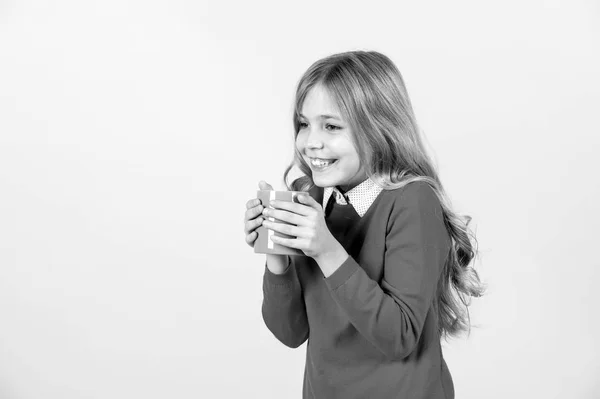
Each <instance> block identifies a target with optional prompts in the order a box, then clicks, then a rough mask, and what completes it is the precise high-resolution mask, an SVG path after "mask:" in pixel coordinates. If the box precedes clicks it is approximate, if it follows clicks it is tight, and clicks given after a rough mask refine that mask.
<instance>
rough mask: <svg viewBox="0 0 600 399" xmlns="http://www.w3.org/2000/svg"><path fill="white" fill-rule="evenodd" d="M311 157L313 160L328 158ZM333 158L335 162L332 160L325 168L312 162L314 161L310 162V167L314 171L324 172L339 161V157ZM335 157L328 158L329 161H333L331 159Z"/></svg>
mask: <svg viewBox="0 0 600 399" xmlns="http://www.w3.org/2000/svg"><path fill="white" fill-rule="evenodd" d="M310 159H311V160H312V159H326V158H310ZM333 159H335V161H333V162H332V163H331V164H330V165H328V166H326V167H324V168H321V167H317V166H314V165H313V164H312V162H308V166H309V167H310V169H311V170H312V171H313V172H316V173H321V172H324V171H326V170H328V169H329V168H331V167H333V166H334V165H335V164H337V161H339V159H337V158H333ZM333 159H327V160H328V161H331V160H333Z"/></svg>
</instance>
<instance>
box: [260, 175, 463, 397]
mask: <svg viewBox="0 0 600 399" xmlns="http://www.w3.org/2000/svg"><path fill="white" fill-rule="evenodd" d="M316 190H317V191H315V192H313V193H311V194H313V196H315V195H316V196H319V195H320V196H322V189H321V188H317V189H316ZM325 219H326V222H327V226H328V227H329V230H330V231H331V233H332V234H333V236H334V237H335V238H336V239H337V240H338V241H339V242H340V243H341V244H342V245H343V247H344V248H345V249H346V251H347V252H348V254H349V257H348V258H347V259H346V260H345V261H344V263H343V264H342V265H341V266H340V267H339V269H337V270H336V271H335V272H334V273H333V274H332V275H331V276H329V277H328V278H325V277H324V276H323V273H322V272H321V270H320V269H319V266H318V265H317V263H316V262H315V261H314V259H312V258H310V257H303V256H292V257H291V265H290V267H289V268H288V269H287V271H286V272H285V273H284V274H281V275H275V274H273V273H271V272H270V271H269V270H268V269H267V268H266V269H265V274H264V279H263V292H264V299H263V307H262V313H263V319H264V321H265V324H266V325H267V327H268V328H269V330H271V332H272V333H273V334H274V335H275V337H277V339H279V340H280V341H281V342H282V343H284V344H285V345H287V346H289V347H292V348H296V347H298V346H300V345H301V344H302V343H304V341H306V340H307V339H308V345H307V350H306V367H305V372H304V387H303V398H317V399H335V398H344V399H352V398H369V399H377V398H385V399H389V398H406V399H420V398H423V399H425V398H427V399H438V398H443V399H452V398H454V387H453V383H452V378H451V376H450V372H449V371H448V368H447V366H446V363H445V361H444V359H443V357H442V349H441V345H440V335H439V333H438V317H437V313H436V311H435V310H434V307H433V304H434V298H435V296H436V289H437V285H438V280H439V278H440V274H441V271H442V267H443V265H444V262H445V261H446V258H447V256H448V253H449V250H450V246H451V240H450V237H449V235H448V232H447V230H446V228H445V225H444V222H443V218H442V209H441V206H440V203H439V200H438V198H437V196H436V195H435V193H434V192H433V190H432V189H431V187H430V186H429V185H428V184H426V183H424V182H413V183H410V184H408V185H407V186H405V187H403V188H401V189H397V190H384V191H382V192H381V193H380V194H379V196H378V197H377V198H376V199H375V201H374V202H373V204H372V205H371V207H370V208H369V210H368V211H367V213H366V214H365V215H364V216H363V217H362V218H361V217H360V216H359V215H358V214H357V213H356V211H355V210H354V208H353V207H352V205H338V204H337V203H336V202H335V201H334V200H331V201H330V202H329V204H328V206H327V208H326V217H325Z"/></svg>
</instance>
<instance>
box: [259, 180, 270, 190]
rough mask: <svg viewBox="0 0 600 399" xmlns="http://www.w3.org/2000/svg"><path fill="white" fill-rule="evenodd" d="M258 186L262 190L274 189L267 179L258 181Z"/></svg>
mask: <svg viewBox="0 0 600 399" xmlns="http://www.w3.org/2000/svg"><path fill="white" fill-rule="evenodd" d="M258 188H259V189H260V190H273V187H272V186H271V185H270V184H269V183H267V182H266V181H264V180H261V181H260V182H259V183H258Z"/></svg>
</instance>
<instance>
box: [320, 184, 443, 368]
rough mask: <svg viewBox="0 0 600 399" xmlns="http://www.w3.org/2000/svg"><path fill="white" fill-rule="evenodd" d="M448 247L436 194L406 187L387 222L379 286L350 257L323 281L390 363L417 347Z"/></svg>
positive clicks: (420, 186)
mask: <svg viewBox="0 0 600 399" xmlns="http://www.w3.org/2000/svg"><path fill="white" fill-rule="evenodd" d="M382 223H385V222H383V221H382ZM450 246H451V240H450V237H449V235H448V232H447V230H446V228H445V224H444V221H443V217H442V208H441V205H440V203H439V200H438V198H437V196H436V194H435V193H434V192H433V190H432V188H431V187H430V186H429V185H428V184H427V183H421V182H416V183H409V184H408V185H407V186H406V187H405V188H403V189H401V190H399V195H398V196H397V197H396V198H395V199H394V204H393V207H392V210H391V214H390V217H389V220H388V221H387V228H386V238H385V256H384V266H383V276H382V281H381V285H380V284H378V283H377V282H376V281H374V280H372V279H371V278H370V277H369V276H368V275H367V274H366V272H365V271H364V270H363V269H362V268H361V267H360V266H359V265H358V264H357V262H356V261H355V260H354V259H353V258H352V257H351V256H349V257H348V258H347V259H346V261H344V263H343V264H342V265H341V266H340V267H339V268H338V269H337V270H336V271H335V272H334V273H333V274H332V275H331V276H329V277H328V278H326V279H325V280H326V283H327V285H328V287H329V289H330V291H331V293H332V296H333V298H334V300H335V301H336V302H337V303H338V305H339V306H340V307H341V308H342V309H343V311H344V312H345V314H346V315H347V317H348V318H349V320H350V322H351V323H352V324H353V325H354V327H355V328H356V329H357V330H358V331H359V332H360V333H361V334H362V335H363V336H364V337H365V338H366V339H367V340H368V341H369V342H371V343H372V344H373V345H374V346H375V347H376V348H378V349H379V350H380V351H381V352H383V353H384V354H385V355H386V356H388V357H389V358H405V357H406V356H408V355H409V354H410V353H411V352H412V351H413V349H414V348H415V347H416V346H417V343H418V341H419V337H420V334H421V331H422V329H423V325H424V323H425V318H426V317H427V313H428V311H429V309H430V307H431V304H432V300H433V299H434V295H435V293H436V289H437V284H438V280H439V278H440V275H441V271H442V268H443V266H444V263H445V261H446V258H447V255H448V253H449V250H450Z"/></svg>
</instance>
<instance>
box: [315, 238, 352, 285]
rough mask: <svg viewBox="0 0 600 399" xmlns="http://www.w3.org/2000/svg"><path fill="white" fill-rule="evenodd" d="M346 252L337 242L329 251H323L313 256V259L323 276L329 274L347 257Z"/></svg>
mask: <svg viewBox="0 0 600 399" xmlns="http://www.w3.org/2000/svg"><path fill="white" fill-rule="evenodd" d="M348 256H349V255H348V252H346V250H345V249H344V247H343V246H342V245H341V244H340V243H338V244H337V245H336V246H335V247H334V248H333V249H332V250H331V251H327V252H323V253H322V254H320V255H319V256H317V257H315V258H314V259H315V261H316V262H317V264H318V265H319V268H320V269H321V271H322V272H323V275H324V276H325V278H327V277H329V276H331V275H332V274H333V273H334V272H335V271H336V270H337V269H339V267H340V266H341V265H342V264H343V263H344V262H345V261H346V259H348Z"/></svg>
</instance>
